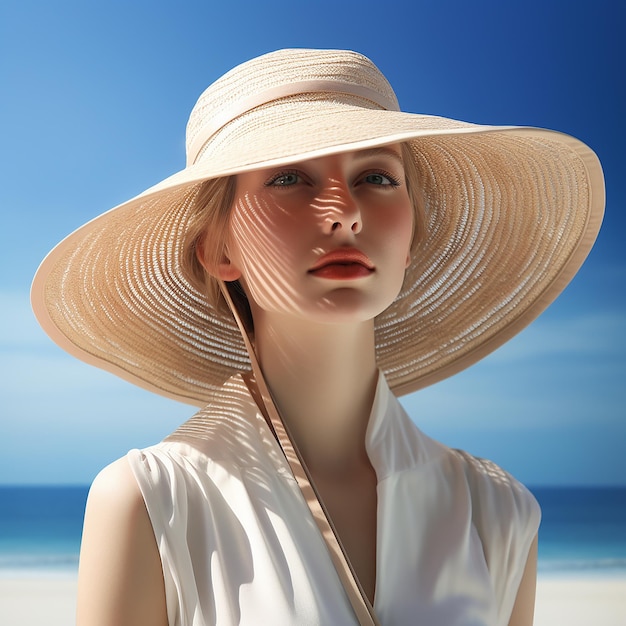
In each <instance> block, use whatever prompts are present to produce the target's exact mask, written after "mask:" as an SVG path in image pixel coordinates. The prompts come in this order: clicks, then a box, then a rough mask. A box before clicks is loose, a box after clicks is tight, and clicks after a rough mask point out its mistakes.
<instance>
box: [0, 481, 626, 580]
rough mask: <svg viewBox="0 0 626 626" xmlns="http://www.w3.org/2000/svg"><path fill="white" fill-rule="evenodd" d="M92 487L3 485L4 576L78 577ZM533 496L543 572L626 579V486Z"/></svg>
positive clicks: (545, 490) (0, 558)
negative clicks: (537, 506) (540, 514)
mask: <svg viewBox="0 0 626 626" xmlns="http://www.w3.org/2000/svg"><path fill="white" fill-rule="evenodd" d="M87 489H88V488H87V487H62V486H51V487H31V486H26V487H21V486H20V487H12V486H0V577H5V578H6V577H15V576H29V575H31V574H33V573H37V574H44V575H53V576H54V575H64V574H70V575H72V574H75V573H76V571H77V567H78V551H79V546H80V536H81V528H82V520H83V511H84V507H85V501H86V499H87ZM532 491H533V493H534V494H535V496H536V497H537V499H538V500H539V503H540V505H541V508H542V511H543V518H542V523H541V529H540V531H539V564H538V571H539V575H542V574H543V575H550V574H559V575H562V574H573V575H580V574H584V575H594V574H603V575H606V574H609V575H611V574H616V575H626V487H625V488H587V487H585V488H553V487H540V488H535V489H532Z"/></svg>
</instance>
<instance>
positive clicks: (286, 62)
mask: <svg viewBox="0 0 626 626" xmlns="http://www.w3.org/2000/svg"><path fill="white" fill-rule="evenodd" d="M311 92H328V93H333V92H336V93H343V94H346V93H347V94H350V95H355V96H359V97H362V98H365V99H367V100H370V101H371V102H374V103H375V104H376V105H378V106H379V107H380V108H382V109H387V110H392V111H399V110H400V108H399V105H398V99H397V98H396V95H395V93H394V91H393V88H392V87H391V85H390V84H389V82H388V81H387V79H386V78H385V77H384V75H383V74H382V72H381V71H380V70H379V69H378V68H377V67H376V65H374V63H372V61H370V59H368V58H367V57H365V56H363V55H362V54H359V53H357V52H352V51H349V50H311V49H303V48H302V49H300V48H299V49H286V50H278V51H276V52H270V53H268V54H264V55H262V56H260V57H257V58H255V59H252V60H250V61H246V62H245V63H242V64H241V65H238V66H236V67H235V68H233V69H232V70H230V71H229V72H227V73H226V74H224V75H223V76H222V77H220V78H219V79H218V80H216V81H215V82H214V83H213V84H211V85H210V86H209V87H208V88H207V89H206V90H205V91H204V92H203V93H202V95H201V96H200V97H199V98H198V101H197V102H196V105H195V106H194V108H193V110H192V111H191V115H190V117H189V122H188V124H187V165H191V164H193V163H194V162H195V161H196V160H197V158H198V155H199V154H200V153H201V151H202V149H203V146H204V145H205V144H206V143H207V142H208V141H209V139H210V138H211V137H212V136H213V135H214V134H215V133H217V132H218V131H219V130H220V129H221V128H222V127H224V126H225V125H226V124H228V123H229V122H231V121H232V120H234V119H236V118H237V117H239V116H240V115H242V114H244V113H246V112H247V111H250V110H252V109H253V108H256V107H259V106H262V105H263V104H267V103H268V102H271V101H273V100H278V99H281V98H285V97H289V96H294V95H297V94H304V93H311Z"/></svg>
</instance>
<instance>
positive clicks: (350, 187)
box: [220, 146, 414, 323]
mask: <svg viewBox="0 0 626 626" xmlns="http://www.w3.org/2000/svg"><path fill="white" fill-rule="evenodd" d="M413 219H414V209H413V207H412V205H411V202H410V200H409V195H408V191H407V188H406V184H405V176H404V167H403V164H402V156H401V150H400V147H399V146H388V147H384V148H374V149H371V150H363V151H358V152H348V153H343V154H339V155H332V156H326V157H321V158H317V159H311V160H309V161H303V162H300V163H295V164H293V165H289V166H286V167H285V166H279V167H272V168H267V169H263V170H256V171H252V172H248V173H243V174H239V175H238V176H237V187H236V194H235V201H234V205H233V209H232V214H231V219H230V237H229V242H228V244H227V251H226V254H227V259H225V263H224V264H223V265H221V266H220V267H221V276H220V277H221V278H223V279H224V280H234V279H239V280H240V281H241V283H242V285H243V287H244V290H245V291H246V294H247V295H248V298H249V300H250V305H251V308H252V312H253V315H254V314H255V311H258V310H259V309H260V310H262V311H263V312H265V313H267V314H278V315H296V316H299V317H304V318H308V319H311V320H314V321H316V322H328V323H333V322H346V321H363V320H366V319H372V318H373V317H374V316H376V315H378V314H379V313H381V312H382V311H383V310H384V309H386V308H387V307H388V306H389V305H390V304H391V302H393V300H394V299H395V297H396V296H397V294H398V292H399V290H400V288H401V286H402V281H403V278H404V271H405V269H406V267H407V265H408V262H409V254H410V252H409V250H410V245H411V240H412V231H413ZM255 318H256V316H255ZM255 321H256V319H255Z"/></svg>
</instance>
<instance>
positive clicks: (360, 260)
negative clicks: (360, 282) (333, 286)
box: [309, 248, 375, 280]
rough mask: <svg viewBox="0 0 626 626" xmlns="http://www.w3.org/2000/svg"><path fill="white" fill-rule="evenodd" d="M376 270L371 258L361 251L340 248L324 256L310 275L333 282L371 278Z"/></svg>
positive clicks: (311, 270)
mask: <svg viewBox="0 0 626 626" xmlns="http://www.w3.org/2000/svg"><path fill="white" fill-rule="evenodd" d="M374 269H375V268H374V264H373V263H372V262H371V261H370V259H369V257H368V256H367V255H366V254H364V253H363V252H361V251H360V250H356V249H355V248H339V249H337V250H331V251H330V252H327V253H326V254H324V255H322V256H321V257H320V258H319V259H318V260H317V261H316V263H315V265H314V266H313V267H312V268H311V269H310V270H309V274H313V275H314V276H317V277H318V278H329V279H332V280H352V279H355V278H364V277H366V276H369V275H370V274H372V273H373V272H374Z"/></svg>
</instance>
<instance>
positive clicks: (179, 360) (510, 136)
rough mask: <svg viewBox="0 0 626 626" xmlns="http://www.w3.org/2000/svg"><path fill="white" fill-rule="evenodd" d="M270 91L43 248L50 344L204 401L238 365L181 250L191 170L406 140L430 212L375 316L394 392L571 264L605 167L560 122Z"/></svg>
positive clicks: (222, 171)
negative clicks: (549, 124)
mask: <svg viewBox="0 0 626 626" xmlns="http://www.w3.org/2000/svg"><path fill="white" fill-rule="evenodd" d="M271 106H274V107H277V108H276V110H275V113H276V114H275V115H273V116H271V117H269V116H267V115H266V112H265V114H264V115H261V112H260V111H256V110H253V111H250V112H249V113H247V114H245V115H242V116H240V117H239V118H237V120H235V121H234V122H233V123H231V124H228V125H227V126H226V127H224V128H223V129H222V130H221V131H220V132H219V133H218V136H216V137H215V138H214V141H212V143H211V145H210V150H211V152H209V151H205V153H204V154H202V155H201V157H200V158H199V159H198V162H197V163H196V164H194V165H191V166H189V167H187V168H185V169H183V170H181V171H180V172H178V173H176V174H174V175H173V176H171V177H169V178H167V179H166V180H164V181H162V182H161V183H159V184H157V185H156V186H154V187H152V188H150V189H148V190H147V191H146V192H144V193H143V194H141V195H139V196H137V197H136V198H133V199H132V200H130V201H128V202H126V203H124V204H122V205H120V206H118V207H116V208H114V209H112V210H110V211H108V212H107V213H104V214H103V215H101V216H99V217H97V218H95V219H94V220H92V221H90V222H89V223H87V224H85V225H84V226H82V227H81V228H79V229H78V230H77V231H75V232H74V233H72V234H71V235H70V236H68V237H67V238H66V239H65V240H64V241H62V242H61V243H60V244H59V245H58V246H57V247H56V248H55V249H54V250H53V251H52V252H51V253H50V254H49V255H48V256H47V257H46V259H45V260H44V261H43V263H42V265H41V266H40V268H39V270H38V272H37V274H36V276H35V280H34V282H33V288H32V304H33V309H34V311H35V314H36V316H37V318H38V320H39V322H40V324H41V325H42V327H43V328H44V330H45V331H46V332H47V333H48V334H49V335H50V336H51V338H52V339H53V340H54V341H55V342H56V343H57V344H59V345H60V346H61V347H62V348H63V349H64V350H66V351H68V352H69V353H70V354H72V355H74V356H76V357H78V358H79V359H81V360H83V361H86V362H88V363H91V364H93V365H96V366H98V367H101V368H103V369H105V370H108V371H111V372H113V373H115V374H117V375H118V376H121V377H122V378H124V379H126V380H129V381H130V382H132V383H134V384H137V385H139V386H141V387H144V388H147V389H149V390H151V391H155V392H157V393H160V394H162V395H165V396H168V397H171V398H174V399H176V400H179V401H182V402H187V403H190V404H194V405H200V406H201V405H203V404H205V403H206V402H207V401H208V400H209V399H210V398H211V396H212V394H213V392H214V390H215V389H217V388H219V387H220V386H221V385H222V384H223V382H224V381H225V380H226V379H227V378H229V377H230V376H231V375H232V374H233V373H235V372H237V371H242V370H248V369H249V367H250V366H249V359H248V356H247V352H246V349H245V346H244V344H243V341H242V338H241V335H240V333H239V330H238V328H237V326H236V324H235V322H234V320H233V319H230V318H227V317H225V316H224V315H223V314H221V313H219V312H218V310H217V309H216V308H215V307H213V306H212V305H211V303H207V300H206V297H205V295H204V294H202V293H199V292H198V291H197V290H196V289H194V287H192V285H191V284H190V282H189V280H188V278H187V277H186V276H185V275H184V272H183V271H182V269H181V265H180V258H181V254H182V250H181V241H182V239H183V237H182V235H183V233H184V230H185V224H186V219H187V215H188V212H189V206H190V203H192V202H193V199H194V197H195V195H196V194H197V191H198V188H199V186H200V183H201V182H202V181H204V180H207V179H210V178H217V177H222V176H228V175H233V174H237V173H240V172H243V171H247V170H252V169H259V168H264V167H269V166H272V165H279V164H286V163H292V162H297V161H301V160H306V159H309V158H315V157H319V156H324V155H327V154H333V153H337V152H343V151H352V150H358V149H363V148H368V147H375V146H380V145H385V144H391V143H399V142H407V143H409V144H410V146H411V149H412V153H413V155H414V159H415V163H416V165H417V168H418V171H419V172H420V178H421V180H422V182H423V191H424V195H425V200H426V207H425V210H426V221H427V228H426V233H425V236H424V237H423V238H422V239H421V241H420V246H419V247H418V249H417V251H416V252H415V254H414V255H413V259H412V263H411V265H410V267H409V268H408V270H407V274H406V278H405V282H404V286H403V289H402V291H401V293H400V294H399V296H398V298H397V299H396V301H395V302H394V303H393V304H392V306H391V307H390V308H389V309H388V310H387V311H386V312H384V313H383V314H381V315H380V316H379V317H378V318H377V320H376V342H377V354H378V361H379V366H380V367H381V369H382V370H383V371H384V373H385V375H386V377H387V379H388V381H389V385H390V387H391V388H392V389H393V390H394V391H395V393H397V394H405V393H408V392H411V391H415V390H417V389H419V388H422V387H424V386H427V385H430V384H432V383H434V382H436V381H438V380H442V379H443V378H446V377H448V376H450V375H452V374H454V373H456V372H458V371H460V370H462V369H464V368H466V367H468V366H469V365H471V364H473V363H475V362H476V361H478V360H479V359H481V358H482V357H484V356H486V355H487V354H489V353H490V352H492V351H493V350H494V349H496V348H497V347H498V346H500V345H502V344H503V343H504V342H505V341H507V340H508V339H509V338H511V337H512V336H513V335H514V334H516V333H517V332H519V331H520V330H521V329H522V328H524V327H525V326H526V325H527V324H529V323H530V322H531V321H532V320H533V319H535V318H536V317H537V316H538V315H539V314H540V313H541V312H542V311H543V310H544V309H545V308H546V307H547V306H548V305H549V304H550V303H551V302H552V301H553V300H554V299H555V298H556V297H557V295H558V294H559V293H560V292H561V291H562V290H563V289H564V287H565V286H566V285H567V283H568V282H569V281H570V280H571V278H572V277H573V276H574V274H575V273H576V271H577V270H578V269H579V267H580V265H581V264H582V262H583V261H584V259H585V258H586V256H587V254H588V252H589V250H590V249H591V247H592V245H593V242H594V240H595V238H596V236H597V233H598V231H599V228H600V223H601V220H602V214H603V207H604V182H603V176H602V170H601V167H600V164H599V161H598V159H597V157H596V155H595V154H594V153H593V151H592V150H591V149H590V148H588V147H587V146H586V145H585V144H583V143H582V142H580V141H578V140H576V139H574V138H572V137H569V136H567V135H563V134H560V133H555V132H552V131H545V130H541V129H531V128H520V127H494V126H479V125H474V124H468V123H465V122H457V121H454V120H448V119H445V118H438V117H433V116H423V115H415V114H409V113H402V112H392V111H381V110H377V109H375V108H373V109H371V110H370V109H364V108H363V106H362V105H361V106H355V105H353V104H351V103H350V102H349V99H346V100H345V101H341V99H340V98H339V99H338V101H337V102H334V103H333V106H332V107H329V106H328V102H321V101H320V102H319V103H318V101H317V99H316V98H312V99H311V101H310V102H309V103H308V104H307V106H306V107H303V106H302V102H301V101H299V100H297V101H296V102H292V101H284V102H278V103H273V104H272V105H271ZM303 111H304V114H303ZM261 119H263V120H264V123H263V124H262V125H260V124H259V120H261ZM252 128H254V135H255V142H254V144H250V142H249V141H247V138H249V137H250V130H251V129H252Z"/></svg>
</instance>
